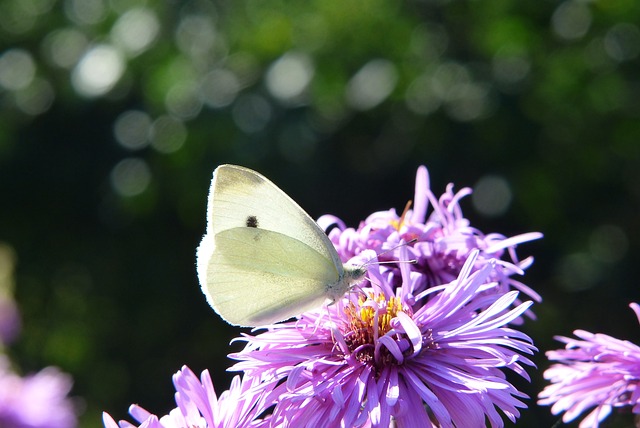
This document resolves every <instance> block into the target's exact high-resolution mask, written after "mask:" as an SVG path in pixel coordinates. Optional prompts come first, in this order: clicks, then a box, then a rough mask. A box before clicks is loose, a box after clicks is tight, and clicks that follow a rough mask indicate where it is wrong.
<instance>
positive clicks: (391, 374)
mask: <svg viewBox="0 0 640 428" xmlns="http://www.w3.org/2000/svg"><path fill="white" fill-rule="evenodd" d="M408 251H409V249H408V248H407V247H406V246H404V247H401V248H400V249H399V254H398V255H399V258H400V259H407V258H408V257H409V256H408ZM371 254H373V255H374V257H375V253H373V252H372V251H367V252H362V253H361V256H362V257H363V258H365V259H366V258H367V257H369V256H370V255H371ZM478 258H479V251H477V250H475V251H471V252H470V255H469V257H468V260H467V261H466V263H465V264H464V265H463V266H462V268H461V270H460V273H459V276H458V278H457V279H454V280H453V281H451V282H450V283H448V284H441V285H439V286H437V287H436V286H434V287H432V288H430V289H427V290H423V289H422V288H420V287H419V284H420V282H421V280H422V279H421V276H420V275H419V274H417V273H416V272H415V271H413V270H411V269H410V266H409V265H408V264H400V265H399V270H400V275H399V278H400V280H401V282H400V283H399V284H396V283H395V282H396V281H395V280H394V283H390V282H389V276H388V275H387V271H386V270H385V269H384V268H383V267H381V266H380V265H377V264H369V277H370V281H371V284H373V285H372V286H371V287H361V288H360V289H359V290H357V291H355V290H354V291H352V292H350V293H348V294H347V295H346V296H345V297H344V298H343V299H342V300H341V301H338V302H336V304H334V305H331V306H328V307H326V308H322V309H318V310H317V311H312V312H307V313H305V314H303V315H302V316H301V317H300V319H298V320H296V321H291V322H286V323H281V324H275V325H271V326H268V327H266V331H264V332H262V333H259V334H257V335H255V336H250V335H244V336H243V337H242V338H241V339H239V340H245V341H246V342H247V345H246V347H245V349H244V350H242V351H241V352H239V353H235V354H232V355H231V357H232V358H234V359H237V360H239V362H238V363H236V365H235V366H233V367H232V369H231V370H242V371H244V376H245V378H246V377H249V378H252V379H258V380H259V381H260V382H261V383H260V387H261V388H263V389H264V394H265V396H266V397H269V398H268V399H267V400H268V401H272V402H273V403H274V404H275V407H274V408H273V412H272V415H271V422H272V426H290V427H316V426H346V427H365V426H367V427H368V426H371V427H389V426H390V424H391V423H392V422H393V423H395V426H398V427H417V426H421V427H422V426H432V425H433V424H436V425H438V426H441V427H454V426H457V427H462V426H465V427H466V426H485V420H488V421H489V422H490V424H491V426H492V427H502V426H503V419H502V416H501V415H500V412H501V413H502V414H504V415H506V417H507V418H508V419H510V420H512V421H514V420H515V419H516V418H517V417H518V416H519V411H518V408H521V407H525V405H524V404H523V403H522V401H520V399H521V398H525V397H526V395H525V394H523V393H522V392H520V391H518V390H517V389H516V388H515V387H514V386H513V385H512V384H511V383H509V382H508V381H507V380H506V378H505V373H504V372H503V369H510V370H512V371H514V372H515V373H518V374H519V375H521V376H522V377H524V378H525V379H527V380H528V379H529V377H528V375H527V373H526V372H525V370H524V368H523V366H522V365H523V364H525V365H533V363H532V362H531V361H530V360H529V359H528V358H527V357H525V356H524V354H532V353H533V351H534V350H535V347H534V346H533V344H532V342H531V339H530V338H529V337H528V336H526V335H525V334H523V333H521V332H519V331H517V330H514V329H512V328H509V327H508V324H509V323H510V322H511V321H512V320H514V319H515V318H517V317H519V316H520V315H521V314H522V313H523V312H524V311H525V310H526V309H527V308H528V307H529V306H530V305H531V304H532V302H526V303H522V304H520V305H517V306H516V307H514V305H513V302H514V301H515V299H516V298H517V295H518V292H517V291H510V292H507V293H503V294H499V293H486V291H489V290H490V289H491V288H495V287H498V284H497V283H495V282H489V281H488V280H487V279H488V277H489V276H490V275H491V273H492V272H493V271H494V269H495V264H496V262H491V261H487V262H486V263H484V264H483V265H482V266H481V267H480V268H478V269H476V270H474V269H473V268H474V266H476V265H477V263H478ZM420 290H422V291H420ZM416 303H418V304H416ZM414 308H417V309H415V310H414Z"/></svg>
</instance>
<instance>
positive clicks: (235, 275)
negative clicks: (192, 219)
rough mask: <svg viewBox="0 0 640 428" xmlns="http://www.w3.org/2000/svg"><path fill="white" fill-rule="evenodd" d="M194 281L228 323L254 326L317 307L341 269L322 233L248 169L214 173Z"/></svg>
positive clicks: (222, 169) (224, 169)
mask: <svg viewBox="0 0 640 428" xmlns="http://www.w3.org/2000/svg"><path fill="white" fill-rule="evenodd" d="M207 217H208V221H207V234H206V235H205V236H204V238H203V240H202V243H201V244H200V246H199V247H198V254H197V264H198V277H199V279H200V284H201V286H202V290H203V292H204V293H205V295H206V296H207V300H208V301H209V303H210V304H211V306H212V307H213V308H214V309H215V310H216V312H218V314H220V315H221V316H222V318H224V319H225V320H227V321H228V322H230V323H231V324H237V325H246V326H255V325H259V324H263V323H271V322H276V321H281V320H283V319H287V318H289V317H291V316H293V315H297V314H300V313H302V312H304V311H305V310H308V309H311V308H314V307H317V306H320V305H321V304H322V302H323V301H324V299H325V298H326V293H327V285H329V284H335V283H336V281H338V280H339V279H340V278H341V277H342V274H343V267H342V263H341V262H340V259H339V257H338V254H337V252H336V251H335V249H334V247H333V244H332V243H331V241H329V239H328V238H327V236H326V235H325V233H324V232H323V231H322V229H320V227H319V226H318V225H317V224H316V223H315V222H314V221H313V219H311V217H309V215H307V214H306V213H305V212H304V211H303V210H302V208H300V206H298V204H296V203H295V202H294V201H293V200H292V199H291V198H290V197H289V196H287V195H286V194H285V193H284V192H283V191H282V190H280V189H279V188H278V187H276V186H275V185H274V184H273V183H272V182H270V181H269V180H267V179H266V178H265V177H263V176H262V175H260V174H258V173H257V172H255V171H252V170H250V169H247V168H243V167H239V166H233V165H222V166H220V167H218V168H217V169H216V171H214V178H213V181H212V184H211V191H210V194H209V203H208V209H207Z"/></svg>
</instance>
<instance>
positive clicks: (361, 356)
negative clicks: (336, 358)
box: [344, 293, 404, 363]
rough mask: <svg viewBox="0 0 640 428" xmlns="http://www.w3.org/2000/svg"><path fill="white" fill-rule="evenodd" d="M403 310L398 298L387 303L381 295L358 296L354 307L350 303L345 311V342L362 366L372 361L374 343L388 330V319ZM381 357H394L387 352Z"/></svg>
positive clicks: (393, 298)
mask: <svg viewBox="0 0 640 428" xmlns="http://www.w3.org/2000/svg"><path fill="white" fill-rule="evenodd" d="M402 311H404V309H403V307H402V303H401V301H400V299H398V298H396V297H392V298H390V299H389V300H387V299H386V298H385V297H384V296H383V295H379V294H378V295H373V294H371V293H368V296H367V298H365V297H364V296H360V297H359V298H358V303H357V305H356V304H354V303H353V302H349V305H348V306H347V307H346V308H345V314H346V315H347V319H348V324H347V327H346V329H345V330H346V331H345V335H344V338H345V341H346V342H347V346H348V347H349V350H350V351H351V353H352V356H354V357H355V358H356V359H358V360H359V361H360V362H363V363H372V362H373V361H374V360H375V348H376V340H377V339H378V338H379V337H381V336H384V335H385V334H386V333H388V332H389V331H390V330H391V320H392V319H393V318H395V317H396V316H397V314H398V312H402ZM381 357H383V358H385V359H388V358H393V357H392V356H391V355H390V354H389V353H388V352H385V355H382V356H381Z"/></svg>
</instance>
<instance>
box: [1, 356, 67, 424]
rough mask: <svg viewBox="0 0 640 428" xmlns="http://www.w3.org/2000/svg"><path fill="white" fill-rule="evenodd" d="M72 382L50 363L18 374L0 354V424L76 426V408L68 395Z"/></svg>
mask: <svg viewBox="0 0 640 428" xmlns="http://www.w3.org/2000/svg"><path fill="white" fill-rule="evenodd" d="M71 384H72V382H71V378H70V377H69V376H68V375H65V374H63V373H61V372H60V371H58V370H57V369H55V368H53V367H47V368H45V369H43V370H41V371H40V372H38V373H35V374H32V375H28V376H25V377H20V376H18V375H17V374H16V373H14V372H13V371H12V370H11V368H10V366H9V362H8V360H7V359H6V358H4V357H0V427H2V428H72V427H75V426H76V415H75V409H74V406H73V403H72V402H71V400H69V399H68V398H67V394H68V393H69V391H70V390H71Z"/></svg>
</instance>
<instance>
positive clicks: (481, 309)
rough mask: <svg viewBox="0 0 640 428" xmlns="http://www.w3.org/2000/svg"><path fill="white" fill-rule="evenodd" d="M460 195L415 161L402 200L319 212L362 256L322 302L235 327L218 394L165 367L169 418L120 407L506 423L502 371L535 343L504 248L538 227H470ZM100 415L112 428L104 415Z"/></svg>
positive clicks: (514, 403)
mask: <svg viewBox="0 0 640 428" xmlns="http://www.w3.org/2000/svg"><path fill="white" fill-rule="evenodd" d="M469 192H470V191H469V190H468V189H464V190H462V191H460V192H458V193H454V192H453V189H452V187H451V186H449V187H448V188H447V192H446V193H445V194H444V195H443V196H442V197H441V198H440V199H437V198H436V197H435V196H434V194H433V193H432V192H431V190H430V188H429V181H428V176H427V171H426V168H424V167H421V168H420V169H419V170H418V176H417V180H416V195H415V199H414V201H415V204H414V209H413V210H409V209H407V210H405V212H404V213H402V214H401V215H397V214H396V212H395V211H393V210H391V211H386V212H379V213H375V214H372V215H371V216H369V218H367V219H366V220H365V221H364V222H363V223H362V224H361V225H360V227H359V228H358V229H357V230H355V229H349V228H346V226H345V225H344V223H343V222H342V221H341V220H340V219H338V218H337V217H334V216H324V217H322V218H321V219H320V220H319V224H320V225H321V226H322V227H328V226H330V225H333V224H336V225H338V227H337V228H334V229H333V230H331V232H330V234H329V237H330V239H331V240H332V242H333V243H334V244H335V246H336V248H337V249H338V253H339V254H340V256H341V258H342V259H343V261H348V260H351V262H352V263H356V264H358V263H359V264H362V263H364V264H365V265H366V266H367V268H368V275H367V281H365V282H363V283H362V284H360V285H359V286H358V287H356V288H354V289H353V290H352V291H350V292H349V293H347V294H346V295H345V296H344V298H343V299H341V300H339V301H337V302H336V303H335V304H333V305H329V306H327V307H323V308H319V309H317V310H314V311H310V312H306V313H304V314H302V315H300V317H299V318H298V319H296V320H293V321H289V322H284V323H280V324H275V325H269V326H264V327H262V328H261V329H260V331H259V332H257V333H256V334H252V335H249V334H243V336H242V337H241V338H238V339H237V340H239V341H244V342H246V345H245V347H244V349H243V350H242V351H240V352H237V353H234V354H231V355H230V357H231V358H232V359H234V360H236V361H237V363H236V364H235V365H234V366H233V367H232V368H231V370H232V371H239V372H242V373H243V378H242V380H239V379H238V378H236V379H237V380H235V381H234V384H233V385H232V387H231V389H230V390H229V391H228V392H225V393H223V394H222V395H221V397H220V399H218V400H217V401H216V395H215V392H214V391H213V387H212V386H211V382H210V379H209V377H208V374H207V373H206V372H205V373H203V377H202V380H201V381H197V379H196V378H195V375H193V374H192V373H191V372H190V371H188V369H186V368H185V369H183V370H182V371H181V372H179V373H178V374H177V375H176V376H175V377H174V384H175V386H176V391H177V393H176V403H177V404H178V407H177V408H176V409H174V410H173V411H172V412H171V413H170V414H169V415H167V416H164V417H162V418H159V419H158V418H157V417H156V416H153V415H151V414H149V413H148V412H146V411H143V410H142V409H141V408H139V407H137V406H132V408H131V409H130V413H131V414H132V415H133V416H134V418H135V419H136V420H137V421H138V422H140V423H141V425H140V427H144V428H147V427H149V428H156V427H157V428H159V427H163V428H174V427H176V428H177V427H180V428H192V427H198V428H200V427H203V428H204V427H207V428H211V427H222V426H234V427H235V426H239V427H244V426H256V427H276V426H277V427H317V426H345V427H389V426H397V427H418V426H420V427H424V426H427V427H428V426H441V427H461V426H484V425H485V424H486V423H487V421H488V423H489V424H490V425H491V426H492V427H502V426H503V425H504V421H503V417H506V418H508V419H509V420H511V421H515V420H516V419H517V418H518V417H519V415H520V413H519V410H518V409H520V408H523V407H526V406H525V404H524V403H523V402H522V401H521V400H522V399H523V398H526V395H525V394H523V393H522V392H520V391H518V390H517V389H516V388H515V387H514V386H513V385H512V384H511V383H510V382H509V381H508V380H507V378H506V371H512V372H514V373H516V374H518V375H520V376H522V377H523V378H525V379H527V380H528V379H529V377H528V374H527V373H526V371H525V366H532V365H533V363H532V362H531V361H530V360H529V358H528V357H527V356H528V355H531V354H533V353H534V352H535V351H536V348H535V347H534V346H533V343H532V341H531V339H530V338H529V337H528V336H527V335H525V334H524V333H522V332H521V331H519V330H517V329H515V328H513V326H514V325H515V324H517V323H518V322H522V315H523V314H524V313H529V315H530V316H532V314H531V313H530V310H529V308H530V306H531V305H532V302H531V301H526V302H521V301H520V300H519V298H518V296H519V294H520V292H523V293H524V294H526V295H527V296H529V297H530V298H532V299H534V300H540V298H539V296H538V295H537V294H536V293H535V292H534V291H533V290H531V289H530V288H528V287H527V286H525V285H524V284H522V283H520V282H519V281H517V280H515V279H514V278H513V277H514V275H516V274H522V273H523V270H524V269H526V268H527V267H528V266H529V265H531V263H532V259H531V258H528V259H524V260H522V261H520V260H519V259H518V258H517V256H516V253H515V247H516V245H518V244H520V243H523V242H527V241H530V240H533V239H537V238H539V237H540V236H541V235H540V234H537V233H530V234H525V235H520V236H517V237H514V238H506V237H504V236H502V235H497V234H489V235H484V234H482V233H481V232H480V231H478V230H476V229H474V228H472V227H470V226H469V222H468V220H466V219H465V218H464V217H463V215H462V210H461V208H460V205H459V201H460V199H461V198H462V197H463V196H465V195H467V194H469ZM430 205H431V206H432V207H433V211H432V212H431V214H430V215H427V213H428V211H429V206H430ZM504 255H508V256H509V259H508V260H505V259H504V258H503V256H504ZM185 379H190V381H186V380H185ZM194 379H195V380H194ZM187 385H189V387H188V388H187V387H186V386H187ZM223 397H227V399H223ZM228 397H236V398H235V399H234V400H233V401H232V400H230V399H229V398H228ZM212 403H213V404H212ZM215 403H217V404H215ZM214 404H215V406H214ZM215 415H218V417H217V418H216V417H215ZM231 417H233V418H235V419H233V421H234V423H233V424H226V421H228V420H231V419H228V418H231ZM259 418H261V419H259ZM104 422H105V427H106V428H117V427H118V425H116V423H115V422H114V421H113V419H112V418H111V417H110V416H108V415H106V414H105V417H104ZM120 427H122V428H130V427H132V425H131V424H129V423H127V422H120Z"/></svg>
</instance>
